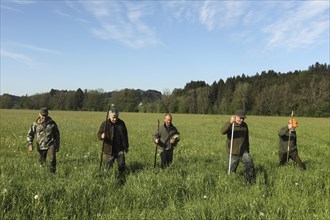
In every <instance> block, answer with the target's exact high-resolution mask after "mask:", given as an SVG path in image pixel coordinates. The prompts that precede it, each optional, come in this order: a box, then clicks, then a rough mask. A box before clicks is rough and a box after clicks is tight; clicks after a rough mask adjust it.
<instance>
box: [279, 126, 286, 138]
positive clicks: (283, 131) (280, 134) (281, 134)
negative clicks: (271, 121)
mask: <svg viewBox="0 0 330 220" xmlns="http://www.w3.org/2000/svg"><path fill="white" fill-rule="evenodd" d="M288 132H289V128H288V127H287V126H285V127H283V128H281V129H280V130H279V132H278V136H281V137H282V136H286V135H287V134H288Z"/></svg>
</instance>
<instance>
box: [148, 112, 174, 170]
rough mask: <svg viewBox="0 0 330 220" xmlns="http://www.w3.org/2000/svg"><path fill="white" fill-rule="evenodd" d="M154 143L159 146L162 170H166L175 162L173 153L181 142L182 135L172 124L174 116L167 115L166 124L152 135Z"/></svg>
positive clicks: (165, 117)
mask: <svg viewBox="0 0 330 220" xmlns="http://www.w3.org/2000/svg"><path fill="white" fill-rule="evenodd" d="M152 138H153V141H154V142H155V143H156V144H157V150H158V153H159V155H160V159H161V168H162V169H165V168H166V167H168V166H169V165H171V164H172V162H173V151H174V148H175V146H176V145H177V144H178V142H179V141H180V133H179V131H178V130H177V129H176V127H175V126H174V125H173V124H172V115H171V114H170V113H166V114H165V116H164V124H163V125H162V126H160V127H159V129H158V130H157V131H155V132H154V134H153V135H152Z"/></svg>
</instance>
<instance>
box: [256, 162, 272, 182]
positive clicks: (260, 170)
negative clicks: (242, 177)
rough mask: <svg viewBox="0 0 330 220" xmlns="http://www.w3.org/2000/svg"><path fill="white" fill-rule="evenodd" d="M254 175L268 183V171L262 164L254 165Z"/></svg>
mask: <svg viewBox="0 0 330 220" xmlns="http://www.w3.org/2000/svg"><path fill="white" fill-rule="evenodd" d="M255 176H259V177H260V178H261V180H262V183H263V184H265V185H268V184H269V178H268V172H267V170H266V169H265V167H264V166H263V165H259V166H256V167H255Z"/></svg>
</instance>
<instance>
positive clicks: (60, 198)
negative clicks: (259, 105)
mask: <svg viewBox="0 0 330 220" xmlns="http://www.w3.org/2000/svg"><path fill="white" fill-rule="evenodd" d="M37 114H38V111H27V110H0V134H1V142H0V144H1V147H0V219H329V216H330V213H329V212H330V211H329V210H330V209H329V207H330V199H329V198H330V167H329V158H330V151H329V146H330V142H329V119H328V118H300V117H299V116H298V117H297V119H298V121H299V128H298V130H297V136H298V149H299V155H300V157H301V158H302V160H303V161H304V162H305V163H306V166H307V170H306V171H305V172H304V171H300V170H299V169H298V168H297V167H295V166H294V165H293V163H292V162H290V163H289V165H288V166H286V167H278V158H277V157H278V156H277V147H278V136H277V132H278V130H279V129H280V127H281V126H284V125H285V124H286V123H287V121H288V119H289V116H288V117H257V116H248V118H247V120H246V122H247V123H248V125H249V129H250V143H251V155H252V157H253V159H254V162H255V166H256V171H257V179H256V183H255V184H254V185H247V184H246V183H245V181H244V169H243V166H242V164H240V165H239V168H238V171H237V173H236V174H231V175H227V170H226V169H227V164H226V163H227V162H226V155H225V147H224V146H225V136H224V135H221V134H220V128H221V126H222V125H223V123H224V122H225V121H227V120H228V119H229V116H223V115H178V114H174V115H173V123H174V125H175V126H176V127H177V128H178V130H179V131H180V133H181V141H180V142H179V144H178V146H177V149H175V152H174V163H173V165H172V166H171V167H170V168H168V169H166V170H164V171H162V170H161V169H160V168H159V160H160V159H159V157H158V158H157V165H158V167H157V168H156V169H153V161H154V152H155V144H154V143H152V139H151V135H152V133H153V132H154V131H155V130H156V129H157V119H159V120H160V121H162V120H163V116H164V115H163V114H144V113H120V118H121V119H123V120H124V121H125V123H126V126H127V128H128V134H129V138H130V151H129V153H128V154H127V165H128V170H127V175H126V179H120V178H117V177H116V176H117V171H116V168H117V167H116V166H115V167H114V169H113V170H110V171H109V170H103V169H102V170H101V172H99V162H100V153H101V146H102V143H101V141H99V140H98V139H97V136H96V133H97V130H98V128H99V126H100V124H101V122H102V121H103V120H104V119H105V116H106V113H105V112H104V113H100V112H63V111H50V116H51V117H52V118H53V119H54V120H55V121H56V122H57V124H58V126H59V129H60V132H61V149H60V152H59V153H58V154H57V156H58V166H57V174H56V175H52V174H50V173H49V172H48V169H45V168H43V167H40V166H39V164H38V162H37V158H38V155H37V152H35V151H34V152H33V153H28V152H27V148H26V145H27V144H26V134H27V131H28V129H29V126H30V125H31V123H32V122H33V120H35V118H36V117H37Z"/></svg>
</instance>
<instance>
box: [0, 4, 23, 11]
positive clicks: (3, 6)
mask: <svg viewBox="0 0 330 220" xmlns="http://www.w3.org/2000/svg"><path fill="white" fill-rule="evenodd" d="M0 8H1V9H4V10H8V11H14V12H21V10H18V9H16V8H13V7H9V6H5V5H1V6H0Z"/></svg>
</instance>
